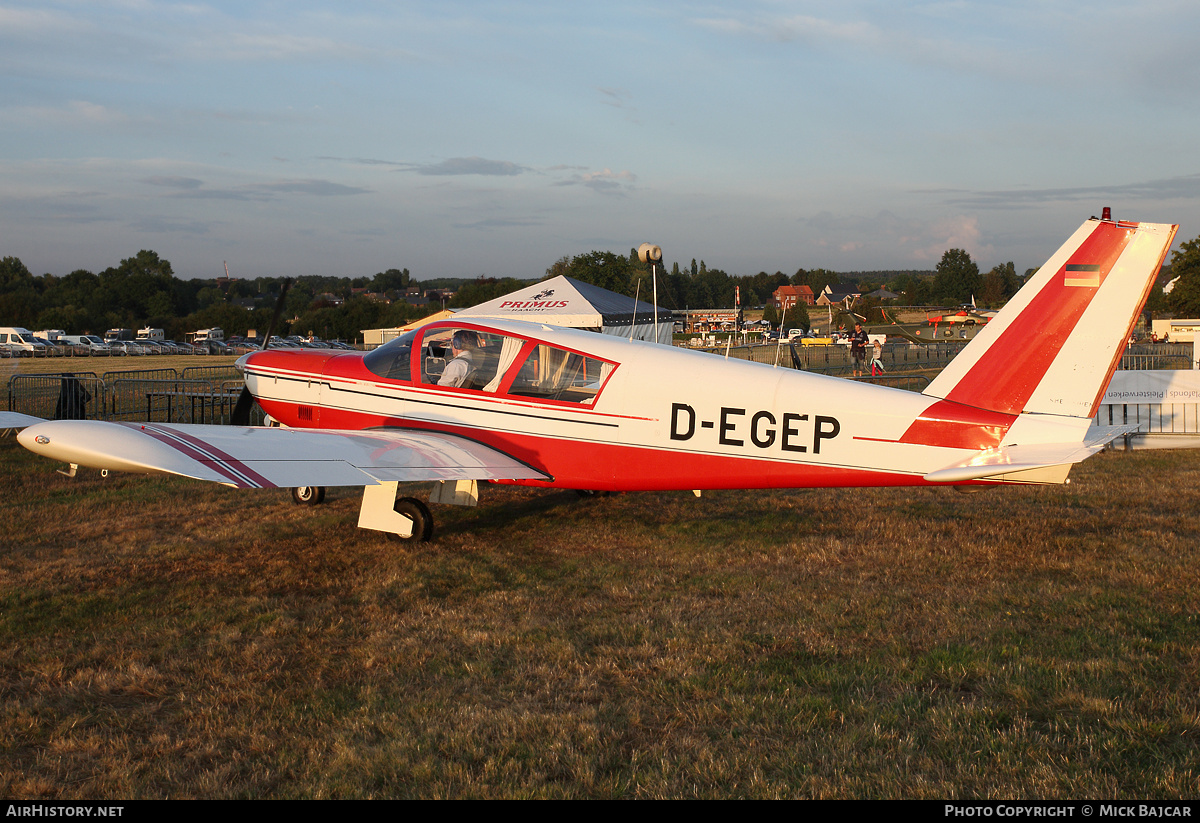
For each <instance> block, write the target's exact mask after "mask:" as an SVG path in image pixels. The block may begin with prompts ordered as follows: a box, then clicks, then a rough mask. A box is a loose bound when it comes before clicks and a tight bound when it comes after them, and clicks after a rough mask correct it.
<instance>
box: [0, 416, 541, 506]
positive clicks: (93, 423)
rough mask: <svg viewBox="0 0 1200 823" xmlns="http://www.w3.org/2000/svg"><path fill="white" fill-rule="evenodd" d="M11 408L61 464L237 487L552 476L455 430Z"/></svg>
mask: <svg viewBox="0 0 1200 823" xmlns="http://www.w3.org/2000/svg"><path fill="white" fill-rule="evenodd" d="M8 414H10V413H0V428H4V427H8V428H19V427H20V426H22V425H26V426H28V427H27V428H25V429H24V431H22V432H21V433H20V434H19V435H18V436H17V439H18V441H19V442H20V443H21V445H23V446H25V448H27V449H29V450H30V451H33V452H36V453H38V454H41V455H43V456H45V457H49V458H51V459H54V460H61V461H63V462H66V463H77V464H79V465H81V466H89V467H91V468H96V469H109V470H113V471H125V472H136V473H166V474H177V475H181V476H183V477H192V478H195V479H197V480H209V481H213V482H216V483H224V484H225V485H228V486H235V487H237V488H274V487H289V486H373V485H377V484H379V483H386V482H389V481H400V482H409V481H420V480H518V479H535V480H550V479H552V478H551V477H550V476H549V475H547V474H546V473H545V472H542V471H538V470H537V469H535V468H533V467H531V466H528V465H526V464H525V463H522V462H521V461H520V460H517V459H516V458H514V457H511V456H509V455H507V454H505V453H503V452H500V451H497V450H496V449H493V448H491V447H490V446H485V445H483V444H482V443H477V442H475V441H474V440H470V439H468V438H465V437H459V436H457V435H453V434H448V433H445V432H434V431H417V430H412V429H372V430H369V431H344V430H334V429H284V428H264V427H251V426H202V425H183V424H168V423H119V422H117V423H110V422H105V421H100V420H45V421H40V422H36V423H34V424H32V425H29V424H28V422H24V423H23V422H21V421H20V420H17V419H14V420H8ZM21 417H27V416H25V415H21ZM33 419H36V418H33Z"/></svg>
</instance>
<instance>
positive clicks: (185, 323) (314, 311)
mask: <svg viewBox="0 0 1200 823" xmlns="http://www.w3.org/2000/svg"><path fill="white" fill-rule="evenodd" d="M1033 271H1034V270H1033V269H1030V270H1028V271H1026V272H1025V275H1024V276H1018V275H1017V273H1016V268H1015V266H1014V264H1013V263H1011V262H1008V263H1003V264H1001V265H998V266H995V267H993V268H992V269H991V270H990V271H988V272H986V273H982V274H981V273H980V271H979V267H978V265H977V264H976V263H975V261H973V260H972V259H971V256H970V254H968V253H967V252H966V251H964V250H962V249H948V250H947V251H946V252H945V253H944V254H943V255H942V259H941V261H940V262H939V263H938V265H937V267H936V269H935V270H933V271H897V272H856V273H851V274H846V273H838V272H834V271H829V270H827V269H823V268H817V269H803V268H800V269H797V270H796V271H795V272H794V273H793V274H791V275H787V274H784V273H783V272H782V271H776V272H775V273H773V274H769V273H767V272H763V271H760V272H758V273H757V274H754V275H731V274H729V273H727V272H725V271H722V270H721V269H719V268H710V267H709V266H708V265H707V264H706V263H705V262H704V261H703V260H700V261H696V260H695V259H694V258H693V259H692V261H691V263H690V265H683V266H681V265H680V264H679V263H678V262H676V263H673V264H672V265H671V266H670V268H669V269H667V268H666V267H663V268H662V269H661V270H660V271H659V272H658V302H659V305H660V306H662V307H664V308H667V309H688V308H693V309H696V308H732V307H733V305H734V300H735V293H736V292H738V291H739V290H740V294H741V305H742V306H743V307H753V306H759V305H766V304H769V302H770V300H771V297H772V295H773V294H774V292H775V290H776V289H777V288H779V287H780V286H785V285H792V286H808V287H809V288H810V289H812V291H813V294H814V295H818V294H820V293H821V291H823V290H824V289H825V287H826V286H834V287H842V286H845V285H846V284H849V283H853V284H854V285H855V286H856V287H857V290H859V291H861V292H862V293H864V294H865V293H867V292H869V291H873V290H875V289H877V288H880V287H885V288H887V289H889V290H890V291H893V292H895V293H897V294H899V295H900V297H899V298H898V299H897V301H896V302H898V303H901V304H904V305H957V304H961V303H967V302H970V301H971V300H972V299H974V300H975V302H976V304H977V305H979V306H980V307H981V308H983V307H989V306H991V307H994V306H999V305H1003V303H1004V302H1006V301H1007V300H1008V299H1009V298H1010V297H1012V295H1013V294H1015V293H1016V291H1017V289H1018V288H1020V286H1021V284H1022V283H1023V282H1024V280H1025V279H1026V278H1027V277H1028V276H1029V275H1030V274H1032V273H1033ZM560 274H563V275H567V276H569V277H573V278H575V279H577V280H582V281H584V282H586V283H591V284H593V285H596V286H600V287H601V288H605V289H609V290H610V291H614V292H617V293H619V294H625V295H628V296H630V297H634V296H637V297H640V298H641V299H643V300H646V301H647V302H649V301H650V299H651V297H652V295H653V290H654V289H653V284H652V282H651V270H650V266H649V264H647V263H643V262H642V261H640V260H639V259H638V256H637V251H636V249H630V251H629V254H628V255H623V254H617V253H615V252H612V251H590V252H587V253H585V254H578V255H575V256H573V257H568V256H563V257H560V258H559V259H558V260H556V261H555V262H554V263H552V264H551V265H550V266H549V267H548V268H547V269H546V271H545V274H544V276H543V277H542V278H541V279H548V278H550V277H555V276H557V275H560ZM1174 277H1177V278H1178V280H1177V282H1176V284H1175V286H1174V287H1173V289H1172V291H1171V292H1170V293H1169V294H1167V295H1165V296H1164V295H1163V293H1162V289H1161V283H1163V282H1166V281H1167V280H1168V279H1169V278H1174ZM283 279H284V278H278V277H260V278H254V279H236V280H229V281H218V280H215V279H207V280H203V279H191V280H181V279H179V278H177V277H175V274H174V272H173V271H172V268H171V263H170V262H169V261H167V260H165V259H163V258H161V257H159V256H158V254H157V253H155V252H153V251H148V250H142V251H139V252H138V253H137V254H136V255H134V256H133V257H129V258H126V259H124V260H122V261H121V262H120V264H118V265H116V266H111V267H109V268H107V269H105V270H104V271H102V272H100V273H99V274H94V273H92V272H90V271H87V270H85V269H78V270H76V271H73V272H71V273H70V274H67V275H62V276H60V275H55V274H43V275H41V276H35V275H33V274H32V273H31V272H30V271H29V269H28V268H26V266H25V265H24V264H23V263H22V262H21V260H20V259H19V258H16V257H4V258H2V259H0V323H2V324H4V325H12V326H24V327H26V328H30V329H34V330H39V329H63V330H65V331H67V332H70V333H76V334H78V333H96V334H102V333H103V332H104V331H105V330H106V329H110V328H133V329H136V328H140V327H142V326H150V327H153V328H162V329H164V330H165V332H166V335H167V336H168V337H171V338H174V339H182V337H183V336H184V334H186V333H187V332H189V331H194V330H196V329H200V328H209V327H212V326H219V327H221V328H222V329H224V330H225V331H226V333H228V334H245V333H246V332H247V330H249V329H256V330H259V331H262V330H265V329H266V327H267V324H268V323H269V321H270V318H271V314H272V313H273V310H274V306H275V302H276V299H277V297H278V294H279V290H280V288H281V284H282V282H283ZM531 282H533V280H532V279H531V280H517V279H514V278H492V277H480V278H477V279H474V280H468V279H462V278H458V279H455V278H438V279H430V280H425V281H417V280H416V279H415V278H413V277H412V275H411V274H410V272H409V270H408V269H396V268H392V269H387V270H386V271H382V272H377V273H376V274H374V275H373V276H363V277H356V278H350V277H335V276H319V275H307V276H302V277H298V278H296V279H295V280H294V282H293V285H292V287H291V289H290V291H289V293H288V296H287V300H286V311H285V313H284V323H283V327H282V328H281V331H282V332H283V333H300V334H305V335H307V334H309V333H313V334H316V335H317V336H319V337H323V338H326V339H334V338H338V339H345V340H353V339H356V338H358V337H360V336H361V334H362V330H363V329H370V328H388V327H394V326H401V325H404V324H406V323H409V322H411V321H413V320H416V319H419V318H421V317H425V316H427V315H429V314H432V313H433V312H435V311H438V310H440V309H441V307H442V306H441V303H440V302H438V303H436V304H430V305H426V306H421V305H412V304H409V303H407V302H405V301H404V299H403V297H404V292H405V290H406V289H407V288H408V287H409V286H413V285H417V286H420V287H422V288H423V289H430V288H447V289H454V290H455V292H456V293H455V294H454V296H453V298H452V299H451V300H450V301H449V302H448V304H447V305H448V307H451V308H462V307H466V306H473V305H477V304H478V303H482V302H485V301H487V300H492V299H494V298H496V297H499V296H501V295H504V294H508V293H509V292H512V291H516V290H517V289H520V288H523V287H525V286H528V285H529V284H530V283H531ZM356 289H357V290H363V289H365V290H367V291H370V292H375V293H380V294H386V295H387V296H388V297H389V298H391V300H392V302H390V303H387V302H382V301H378V300H374V299H371V298H368V297H365V296H361V295H356V293H355V290H356ZM323 295H334V296H336V297H337V298H340V299H341V301H342V304H341V305H334V301H330V300H328V298H325V297H323ZM247 299H248V300H251V301H253V302H254V305H253V306H252V307H243V306H242V305H240V304H239V301H246V300H247ZM879 308H880V306H879V303H878V301H872V300H865V301H861V302H860V303H859V304H858V307H857V310H858V311H859V313H860V314H861V313H866V314H868V319H869V320H870V321H872V322H875V321H878V320H881V319H882V317H881V316H880V315H879V314H878V311H879ZM1147 308H1149V309H1151V310H1155V311H1171V312H1174V313H1175V314H1177V315H1179V316H1192V317H1196V316H1200V237H1198V238H1196V239H1194V240H1191V241H1188V242H1185V243H1183V244H1182V245H1181V247H1180V249H1179V250H1177V251H1175V252H1174V253H1173V257H1172V259H1171V264H1170V266H1169V267H1164V275H1163V277H1162V278H1160V287H1159V288H1156V289H1154V290H1152V292H1151V296H1150V300H1149V303H1148V304H1147ZM799 315H800V313H799V312H797V320H799ZM789 325H790V324H789ZM805 325H806V324H805Z"/></svg>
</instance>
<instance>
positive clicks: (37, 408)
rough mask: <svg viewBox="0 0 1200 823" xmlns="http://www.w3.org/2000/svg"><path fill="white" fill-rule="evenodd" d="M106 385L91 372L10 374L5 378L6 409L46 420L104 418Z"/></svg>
mask: <svg viewBox="0 0 1200 823" xmlns="http://www.w3.org/2000/svg"><path fill="white" fill-rule="evenodd" d="M106 389H107V387H106V385H105V383H104V381H103V380H101V379H100V378H99V377H97V376H96V375H95V373H93V372H77V373H73V374H14V375H13V376H12V377H10V378H9V380H8V409H9V411H15V412H21V413H22V414H31V415H33V416H34V417H42V418H45V419H48V420H64V419H65V420H104V419H107V417H106V412H107V402H106V400H107V397H106Z"/></svg>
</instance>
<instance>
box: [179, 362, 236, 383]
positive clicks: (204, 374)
mask: <svg viewBox="0 0 1200 823" xmlns="http://www.w3.org/2000/svg"><path fill="white" fill-rule="evenodd" d="M183 379H184V380H211V381H212V382H214V383H220V382H222V381H225V380H237V381H239V383H240V382H241V379H242V375H241V373H240V372H239V371H238V370H237V368H235V367H234V366H232V365H230V366H187V367H186V368H184V370H183Z"/></svg>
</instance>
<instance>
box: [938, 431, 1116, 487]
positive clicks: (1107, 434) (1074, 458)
mask: <svg viewBox="0 0 1200 823" xmlns="http://www.w3.org/2000/svg"><path fill="white" fill-rule="evenodd" d="M1136 431H1138V427H1137V426H1136V425H1134V426H1093V427H1092V428H1090V429H1088V434H1087V436H1086V437H1084V439H1083V441H1082V442H1076V443H1036V444H1031V445H1028V446H1002V447H1000V448H998V449H987V450H985V451H981V452H979V453H978V454H974V455H972V456H971V457H969V458H967V459H966V460H963V461H960V462H958V463H954V464H951V465H949V466H946V467H945V468H941V469H938V470H937V471H933V472H930V473H929V474H927V475H925V480H928V481H929V482H930V483H962V482H965V481H968V480H985V479H988V478H992V479H1002V476H1005V477H1006V476H1007V475H1013V474H1017V473H1022V474H1023V476H1022V477H1019V478H1016V477H1014V478H1008V479H1013V480H1022V481H1024V482H1035V483H1036V482H1050V483H1056V482H1062V480H1060V479H1056V478H1057V477H1058V476H1059V475H1061V476H1062V479H1063V480H1065V479H1066V473H1065V471H1059V472H1053V471H1048V472H1043V475H1044V478H1043V477H1039V476H1038V475H1037V474H1035V473H1036V472H1042V470H1050V469H1059V468H1060V467H1061V468H1062V469H1069V468H1070V467H1071V466H1072V465H1074V464H1075V463H1081V462H1083V461H1084V460H1086V459H1087V458H1089V457H1091V456H1092V455H1093V454H1095V453H1096V452H1098V451H1101V450H1102V449H1103V448H1104V447H1105V446H1107V445H1108V444H1109V443H1111V442H1112V441H1114V440H1116V439H1117V438H1118V437H1123V436H1124V435H1126V434H1132V433H1134V432H1136Z"/></svg>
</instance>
